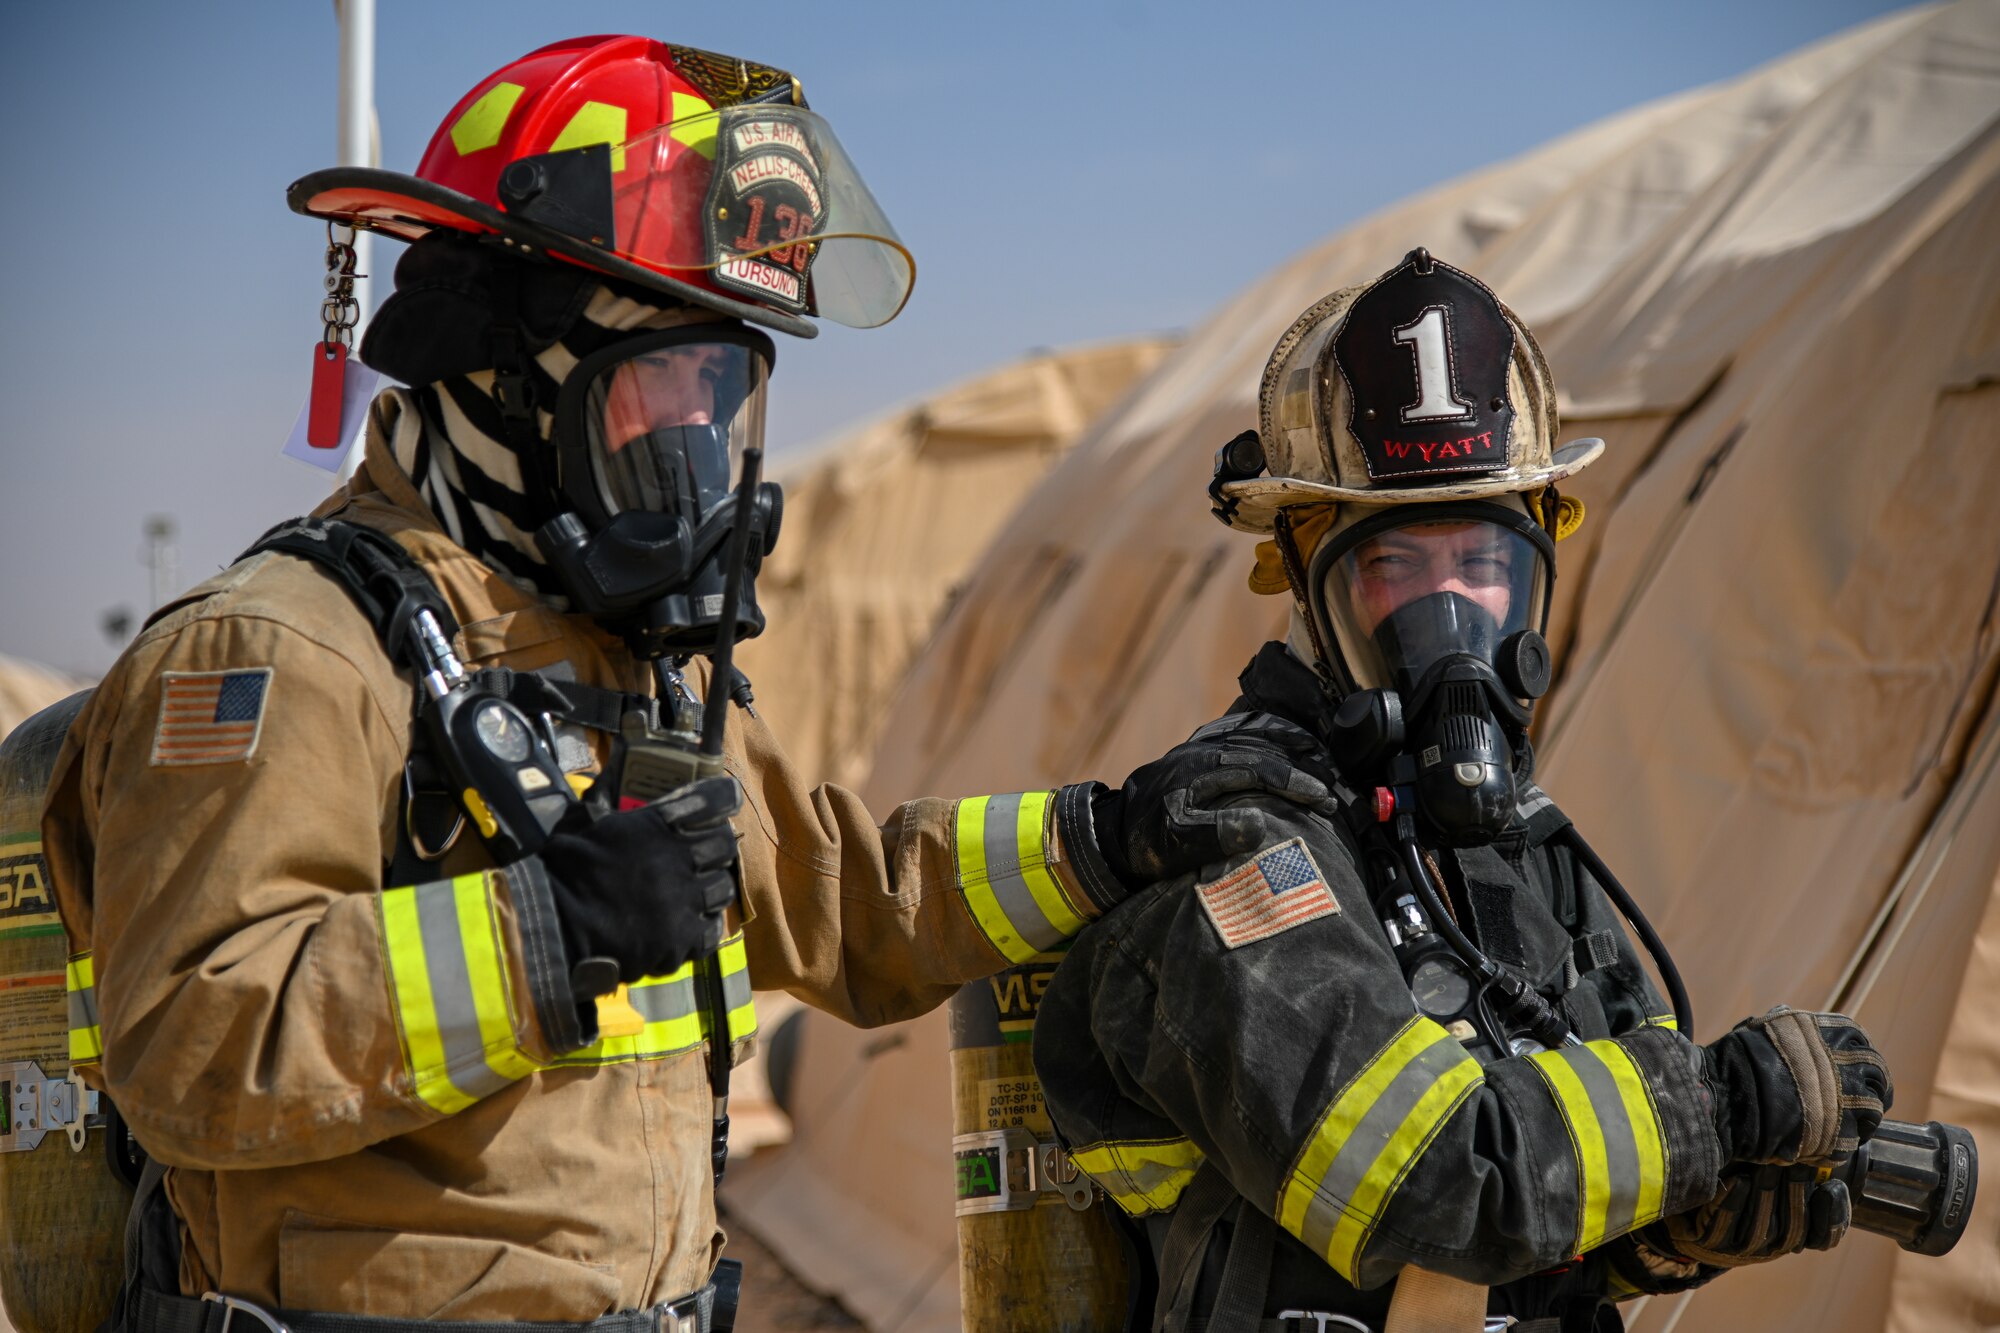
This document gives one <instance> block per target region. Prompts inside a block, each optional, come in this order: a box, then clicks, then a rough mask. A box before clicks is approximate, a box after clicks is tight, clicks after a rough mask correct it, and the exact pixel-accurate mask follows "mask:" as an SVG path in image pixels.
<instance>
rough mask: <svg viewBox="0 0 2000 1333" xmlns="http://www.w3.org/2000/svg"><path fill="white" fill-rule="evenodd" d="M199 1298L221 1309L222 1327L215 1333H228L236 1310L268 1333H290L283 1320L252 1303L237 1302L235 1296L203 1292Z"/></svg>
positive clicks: (216, 1292) (217, 1292)
mask: <svg viewBox="0 0 2000 1333" xmlns="http://www.w3.org/2000/svg"><path fill="white" fill-rule="evenodd" d="M201 1298H202V1299H203V1300H205V1301H214V1302H215V1303H216V1304H217V1305H220V1306H221V1307H222V1327H221V1328H219V1329H217V1330H216V1333H229V1321H230V1320H232V1319H234V1318H235V1317H236V1312H237V1311H238V1310H241V1311H242V1312H243V1313H244V1314H247V1315H249V1316H250V1317H251V1318H252V1319H255V1320H256V1321H257V1322H258V1323H260V1324H262V1325H263V1326H264V1327H265V1328H267V1329H269V1330H270V1333H292V1330H291V1329H290V1328H288V1327H286V1326H285V1321H284V1320H282V1319H280V1318H278V1317H277V1316H276V1315H274V1314H272V1313H271V1312H270V1311H269V1310H266V1309H265V1308H264V1307H263V1306H261V1305H258V1304H256V1303H254V1302H252V1301H246V1300H239V1299H238V1298H237V1297H235V1296H227V1295H224V1294H223V1293H222V1292H219V1291H204V1292H203V1293H202V1294H201Z"/></svg>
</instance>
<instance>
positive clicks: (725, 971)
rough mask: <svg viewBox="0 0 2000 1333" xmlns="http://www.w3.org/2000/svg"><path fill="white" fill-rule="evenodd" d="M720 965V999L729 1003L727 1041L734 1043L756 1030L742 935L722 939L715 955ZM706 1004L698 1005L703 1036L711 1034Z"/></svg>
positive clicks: (748, 969)
mask: <svg viewBox="0 0 2000 1333" xmlns="http://www.w3.org/2000/svg"><path fill="white" fill-rule="evenodd" d="M716 958H717V960H718V961H719V962H720V963H721V964H722V1000H723V1003H724V1004H726V1005H728V1006H729V1009H728V1014H729V1042H730V1045H732V1046H733V1045H735V1044H736V1043H737V1042H739V1041H742V1040H743V1039H745V1038H746V1037H752V1036H755V1035H756V1032H757V1005H756V1002H755V1000H754V998H753V997H752V995H751V993H750V955H749V952H748V951H747V950H746V949H745V948H744V947H743V936H742V935H740V934H738V935H731V936H730V937H729V938H728V939H726V940H724V941H723V942H722V949H721V951H720V952H719V953H717V954H716ZM709 1029H710V1024H709V1018H708V1006H707V1005H706V1004H705V1003H704V1004H703V1005H702V1006H701V1031H702V1036H703V1037H704V1038H706V1037H708V1036H710V1035H711V1033H710V1030H709Z"/></svg>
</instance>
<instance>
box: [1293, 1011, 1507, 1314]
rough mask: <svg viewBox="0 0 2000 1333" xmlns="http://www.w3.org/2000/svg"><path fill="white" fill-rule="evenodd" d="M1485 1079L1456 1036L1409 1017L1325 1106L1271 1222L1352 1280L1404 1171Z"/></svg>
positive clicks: (1476, 1063)
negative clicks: (1274, 1220)
mask: <svg viewBox="0 0 2000 1333" xmlns="http://www.w3.org/2000/svg"><path fill="white" fill-rule="evenodd" d="M1484 1081H1485V1078H1484V1076H1483V1075H1482V1074H1481V1073H1480V1070H1479V1062H1478V1061H1477V1060H1474V1059H1473V1058H1472V1056H1471V1055H1470V1054H1468V1053H1467V1052H1466V1049H1465V1047H1464V1045H1463V1044H1461V1043H1460V1042H1459V1040H1458V1038H1456V1037H1454V1036H1452V1035H1451V1034H1450V1033H1449V1032H1446V1031H1445V1030H1444V1029H1443V1028H1442V1027H1440V1026H1438V1025H1437V1024H1436V1023H1434V1022H1432V1021H1431V1020H1430V1019H1428V1018H1412V1019H1411V1020H1410V1021H1409V1023H1408V1024H1407V1025H1405V1026H1404V1028H1403V1029H1402V1031H1400V1032H1398V1033H1397V1034H1396V1036H1395V1038H1394V1039H1393V1040H1391V1041H1390V1042H1389V1044H1388V1045H1386V1046H1384V1047H1383V1048H1382V1049H1381V1050H1380V1051H1378V1052H1377V1053H1376V1054H1375V1057H1374V1058H1373V1059H1372V1060H1370V1061H1369V1062H1368V1064H1367V1065H1366V1066H1365V1067H1363V1068H1362V1070H1361V1072H1360V1073H1358V1074H1356V1075H1355V1077H1354V1079H1353V1081H1351V1082H1350V1083H1349V1084H1348V1085H1347V1086H1346V1087H1345V1088H1343V1089H1342V1090H1341V1092H1340V1095H1339V1096H1338V1097H1336V1098H1335V1099H1334V1101H1333V1104H1332V1105H1331V1106H1330V1107H1328V1108H1327V1112H1326V1115H1325V1116H1324V1117H1323V1118H1322V1119H1321V1121H1320V1123H1319V1127H1318V1128H1317V1129H1316V1130H1314V1132H1313V1136H1312V1138H1311V1139H1309V1140H1308V1141H1307V1143H1306V1146H1305V1149H1304V1151H1303V1152H1302V1153H1301V1154H1300V1156H1299V1160H1298V1163H1297V1165H1295V1166H1294V1167H1293V1168H1292V1171H1291V1173H1290V1175H1289V1176H1288V1177H1287V1178H1286V1180H1285V1184H1284V1189H1283V1192H1282V1193H1281V1194H1280V1195H1279V1197H1278V1208H1277V1217H1278V1223H1279V1225H1280V1226H1282V1227H1284V1228H1285V1230H1287V1231H1289V1232H1291V1233H1292V1234H1293V1235H1294V1236H1297V1237H1298V1238H1299V1239H1300V1240H1302V1241H1304V1242H1305V1243H1306V1244H1307V1245H1308V1246H1310V1247H1311V1248H1312V1249H1313V1251H1314V1252H1315V1253H1317V1254H1319V1255H1320V1256H1322V1257H1323V1258H1325V1260H1326V1261H1327V1262H1328V1263H1329V1264H1331V1265H1332V1266H1333V1268H1334V1271H1336V1272H1338V1273H1339V1274H1340V1275H1341V1276H1342V1277H1344V1278H1346V1279H1347V1280H1348V1281H1349V1282H1352V1281H1354V1275H1355V1266H1356V1263H1357V1261H1358V1260H1359V1258H1360V1255H1361V1249H1362V1246H1364V1245H1365V1244H1367V1242H1368V1238H1369V1237H1370V1236H1371V1235H1372V1234H1374V1230H1375V1227H1376V1225H1377V1224H1378V1223H1379V1222H1380V1221H1381V1218H1382V1215H1383V1213H1384V1212H1385V1211H1387V1209H1388V1207H1389V1201H1390V1200H1391V1199H1393V1198H1394V1197H1395V1194H1396V1190H1397V1188H1398V1187H1399V1186H1400V1185H1401V1184H1402V1183H1403V1178H1404V1177H1405V1176H1407V1175H1408V1174H1409V1171H1410V1167H1411V1166H1412V1165H1413V1164H1414V1163H1415V1162H1416V1160H1417V1159H1418V1158H1419V1157H1421V1156H1423V1154H1424V1150H1425V1149H1426V1148H1428V1147H1429V1146H1430V1144H1431V1141H1432V1140H1433V1139H1434V1138H1436V1137H1437V1133H1438V1131H1439V1130H1440V1129H1442V1128H1443V1127H1444V1124H1445V1122H1446V1121H1448V1120H1449V1119H1451V1117H1452V1114H1453V1113H1454V1112H1456V1111H1457V1110H1458V1108H1459V1107H1460V1106H1462V1105H1463V1104H1464V1103H1465V1099H1466V1098H1467V1097H1469V1096H1470V1095H1471V1094H1472V1091H1473V1089H1475V1088H1477V1087H1478V1086H1479V1085H1480V1084H1481V1083H1483V1082H1484Z"/></svg>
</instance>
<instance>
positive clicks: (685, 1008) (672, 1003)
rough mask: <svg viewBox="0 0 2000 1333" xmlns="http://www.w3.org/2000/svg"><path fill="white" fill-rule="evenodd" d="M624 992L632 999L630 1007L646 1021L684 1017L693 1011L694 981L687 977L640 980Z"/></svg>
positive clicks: (661, 1021)
mask: <svg viewBox="0 0 2000 1333" xmlns="http://www.w3.org/2000/svg"><path fill="white" fill-rule="evenodd" d="M625 994H626V997H627V998H628V999H630V1000H631V1001H632V1007H633V1008H634V1009H637V1010H638V1011H639V1017H641V1018H643V1019H645V1020H646V1021H647V1022H648V1023H664V1022H666V1021H668V1020H669V1019H674V1018H686V1017H687V1016H688V1015H689V1014H691V1013H693V1012H694V981H693V980H692V978H689V977H676V978H675V979H673V980H672V981H660V982H645V981H642V982H640V983H639V984H638V985H636V986H633V987H632V988H631V989H629V990H628V991H626V992H625Z"/></svg>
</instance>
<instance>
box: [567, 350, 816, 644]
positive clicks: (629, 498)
mask: <svg viewBox="0 0 2000 1333" xmlns="http://www.w3.org/2000/svg"><path fill="white" fill-rule="evenodd" d="M772 359H773V349H772V346H771V340H770V339H769V338H766V337H765V336H764V335H763V334H761V333H758V332H756V331H755V330H753V329H748V328H744V327H741V326H736V325H726V324H695V325H689V326H686V327H682V328H677V329H668V330H664V331H661V332H656V333H647V334H642V335H640V336H638V337H635V338H628V339H623V340H621V341H619V342H617V343H615V344H613V345H612V346H610V347H607V348H604V349H603V350H601V351H599V352H596V353H594V354H592V355H591V356H589V357H586V358H584V359H583V360H582V361H580V362H578V363H577V366H576V369H575V370H573V371H572V372H571V373H570V374H569V376H568V377H567V378H566V379H565V380H564V381H563V386H562V391H561V394H560V395H559V396H558V398H557V400H556V412H555V444H556V455H557V460H558V461H557V469H558V481H559V486H560V490H561V493H562V500H563V504H564V506H565V512H564V513H562V514H559V515H557V517H556V518H554V519H553V520H551V521H550V522H549V523H547V524H546V525H544V526H543V528H542V530H541V531H540V532H539V533H538V534H537V536H536V541H537V543H538V544H539V545H540V547H541V549H542V552H543V554H544V555H545V556H546V557H547V558H548V561H549V563H550V565H551V566H553V567H554V568H555V570H556V572H557V574H558V575H559V576H560V577H561V579H562V581H563V584H564V586H565V588H566V589H567V590H568V592H569V594H570V596H571V598H572V600H573V601H574V602H575V604H576V607H577V609H578V610H580V611H583V612H585V613H586V614H588V615H591V616H594V617H596V618H597V619H599V620H601V621H603V622H604V623H605V624H606V625H607V626H608V627H610V628H612V629H614V630H616V631H617V632H619V633H621V634H623V635H624V637H625V638H626V640H627V642H628V643H630V644H631V645H632V647H633V650H634V651H635V652H638V653H639V654H640V655H641V656H644V657H663V656H669V655H677V654H681V653H689V652H696V651H706V650H708V649H710V648H713V647H714V646H715V645H716V642H717V639H718V635H719V633H720V630H721V626H720V620H721V614H722V600H723V582H724V570H723V567H722V566H723V554H724V552H725V551H726V550H727V549H728V538H729V534H730V532H731V531H732V530H733V529H734V528H735V527H736V525H737V524H738V523H739V522H744V521H747V522H749V523H751V524H752V525H753V528H752V537H753V541H752V544H751V547H750V552H751V557H750V564H749V568H747V569H746V570H745V571H744V580H743V588H742V594H741V598H740V601H739V604H738V607H737V617H736V620H737V623H736V627H735V637H736V638H738V639H746V638H751V637H754V636H755V635H756V634H758V633H760V632H761V631H762V630H763V628H764V617H763V613H762V612H761V611H759V610H758V609H757V603H756V597H755V591H754V582H753V580H754V576H755V573H756V568H757V565H758V564H760V563H761V561H762V558H763V556H765V555H768V554H769V553H770V552H771V550H772V549H773V547H775V545H776V544H777V538H778V525H779V519H780V517H781V515H782V495H781V492H780V491H779V489H778V487H777V486H776V485H775V484H774V483H770V482H766V483H764V484H762V485H760V486H759V487H758V488H757V493H756V495H755V497H754V498H753V500H752V501H751V503H749V504H748V505H746V506H744V508H746V509H747V510H748V513H747V514H745V513H740V512H739V497H738V496H737V495H736V494H735V491H734V490H733V487H734V485H735V476H736V463H737V460H738V459H740V458H741V457H742V455H743V452H744V450H745V449H747V448H750V447H753V446H754V447H758V448H761V447H762V445H763V436H764V397H765V390H766V387H767V385H768V383H769V380H770V373H771V363H772Z"/></svg>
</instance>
